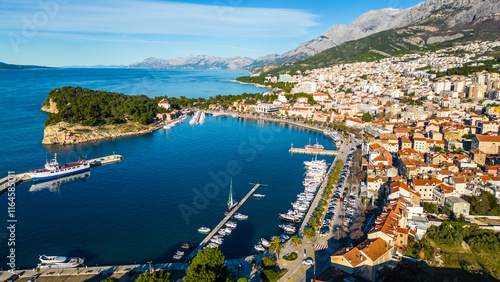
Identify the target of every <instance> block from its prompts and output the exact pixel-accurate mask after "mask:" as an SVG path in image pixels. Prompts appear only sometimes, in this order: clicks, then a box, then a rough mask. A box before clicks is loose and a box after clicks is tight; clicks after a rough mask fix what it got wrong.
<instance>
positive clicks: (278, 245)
mask: <svg viewBox="0 0 500 282" xmlns="http://www.w3.org/2000/svg"><path fill="white" fill-rule="evenodd" d="M290 244H292V246H293V247H294V248H295V252H297V250H298V248H300V246H302V238H300V237H299V236H297V235H293V236H292V237H291V238H290ZM284 248H285V244H284V243H282V242H281V239H280V238H279V237H278V236H273V237H271V241H270V242H269V251H270V252H271V253H274V254H276V256H277V257H278V258H279V256H280V253H281V251H283V249H284Z"/></svg>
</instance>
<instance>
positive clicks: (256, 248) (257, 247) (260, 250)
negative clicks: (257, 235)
mask: <svg viewBox="0 0 500 282" xmlns="http://www.w3.org/2000/svg"><path fill="white" fill-rule="evenodd" d="M254 248H255V250H257V251H259V252H265V251H266V248H264V246H262V245H261V244H257V245H255V246H254Z"/></svg>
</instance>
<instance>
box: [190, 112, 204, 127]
mask: <svg viewBox="0 0 500 282" xmlns="http://www.w3.org/2000/svg"><path fill="white" fill-rule="evenodd" d="M203 123H205V112H204V111H197V112H195V113H194V116H193V117H192V118H191V120H190V121H189V124H203Z"/></svg>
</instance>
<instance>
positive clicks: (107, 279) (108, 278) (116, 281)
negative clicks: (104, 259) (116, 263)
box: [101, 276, 137, 282]
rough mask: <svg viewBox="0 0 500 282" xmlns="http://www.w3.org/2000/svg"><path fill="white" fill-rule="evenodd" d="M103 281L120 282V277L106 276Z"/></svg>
mask: <svg viewBox="0 0 500 282" xmlns="http://www.w3.org/2000/svg"><path fill="white" fill-rule="evenodd" d="M136 281H137V279H136ZM101 282H118V278H115V277H112V276H110V277H106V278H104V279H102V280H101Z"/></svg>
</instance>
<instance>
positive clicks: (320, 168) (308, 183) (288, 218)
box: [279, 160, 327, 234]
mask: <svg viewBox="0 0 500 282" xmlns="http://www.w3.org/2000/svg"><path fill="white" fill-rule="evenodd" d="M304 165H305V166H306V168H307V171H306V176H305V178H304V181H303V182H302V184H303V185H304V192H302V193H300V194H298V195H297V201H295V202H292V203H291V204H292V209H289V210H288V212H287V213H280V219H281V220H282V221H285V222H288V223H289V224H288V225H285V224H282V225H280V226H279V227H280V229H282V230H283V231H284V232H285V233H288V234H293V233H295V232H296V229H295V226H293V224H296V223H299V222H301V221H302V220H303V219H304V216H305V213H306V212H307V210H308V209H309V206H310V205H311V202H312V201H313V199H314V197H315V196H316V191H317V190H318V188H319V186H320V185H321V183H322V181H323V179H324V177H325V175H326V170H327V164H326V163H325V161H324V160H312V161H305V162H304Z"/></svg>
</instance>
